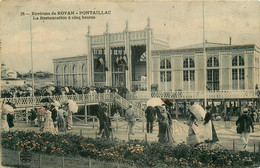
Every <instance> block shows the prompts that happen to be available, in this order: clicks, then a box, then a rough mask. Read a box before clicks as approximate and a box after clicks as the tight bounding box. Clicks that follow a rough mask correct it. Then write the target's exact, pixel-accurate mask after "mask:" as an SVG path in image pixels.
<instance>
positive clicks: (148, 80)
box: [145, 17, 152, 91]
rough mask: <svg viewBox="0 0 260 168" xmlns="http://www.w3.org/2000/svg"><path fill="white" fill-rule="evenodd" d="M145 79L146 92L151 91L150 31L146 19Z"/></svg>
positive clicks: (148, 20)
mask: <svg viewBox="0 0 260 168" xmlns="http://www.w3.org/2000/svg"><path fill="white" fill-rule="evenodd" d="M145 30H146V72H147V73H146V77H147V91H151V83H152V75H151V73H152V71H151V64H152V63H151V62H152V52H151V49H152V29H151V27H150V18H149V17H148V19H147V26H146V29H145Z"/></svg>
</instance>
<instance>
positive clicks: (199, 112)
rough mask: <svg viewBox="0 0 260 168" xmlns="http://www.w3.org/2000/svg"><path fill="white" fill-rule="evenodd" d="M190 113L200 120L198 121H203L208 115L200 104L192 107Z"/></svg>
mask: <svg viewBox="0 0 260 168" xmlns="http://www.w3.org/2000/svg"><path fill="white" fill-rule="evenodd" d="M190 111H191V112H192V113H193V114H194V116H195V117H196V118H197V119H198V121H203V120H204V118H205V115H206V111H205V110H204V109H203V108H202V107H201V106H200V105H198V104H194V105H192V106H190Z"/></svg>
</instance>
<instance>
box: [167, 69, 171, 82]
mask: <svg viewBox="0 0 260 168" xmlns="http://www.w3.org/2000/svg"><path fill="white" fill-rule="evenodd" d="M171 80H172V73H171V71H167V82H170V81H171Z"/></svg>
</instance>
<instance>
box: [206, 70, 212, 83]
mask: <svg viewBox="0 0 260 168" xmlns="http://www.w3.org/2000/svg"><path fill="white" fill-rule="evenodd" d="M212 71H213V70H211V69H210V70H207V78H208V81H212Z"/></svg>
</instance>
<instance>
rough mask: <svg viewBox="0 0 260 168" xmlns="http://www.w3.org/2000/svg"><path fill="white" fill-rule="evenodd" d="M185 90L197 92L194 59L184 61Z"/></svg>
mask: <svg viewBox="0 0 260 168" xmlns="http://www.w3.org/2000/svg"><path fill="white" fill-rule="evenodd" d="M183 82H184V83H183V84H184V85H183V90H195V62H194V60H193V59H192V58H190V57H189V58H186V59H184V61H183Z"/></svg>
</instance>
